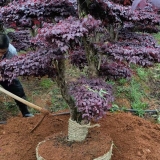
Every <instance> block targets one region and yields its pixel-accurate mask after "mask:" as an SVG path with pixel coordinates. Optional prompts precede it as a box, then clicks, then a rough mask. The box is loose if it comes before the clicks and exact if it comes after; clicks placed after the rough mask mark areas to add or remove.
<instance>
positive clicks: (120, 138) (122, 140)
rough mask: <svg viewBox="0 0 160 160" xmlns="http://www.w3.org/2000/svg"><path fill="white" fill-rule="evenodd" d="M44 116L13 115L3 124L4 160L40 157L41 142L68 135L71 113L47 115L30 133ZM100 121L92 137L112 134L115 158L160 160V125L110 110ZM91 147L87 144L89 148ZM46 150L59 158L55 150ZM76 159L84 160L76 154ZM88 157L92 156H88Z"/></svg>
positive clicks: (1, 157)
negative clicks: (38, 151)
mask: <svg viewBox="0 0 160 160" xmlns="http://www.w3.org/2000/svg"><path fill="white" fill-rule="evenodd" d="M42 116H43V115H41V114H37V115H36V116H35V117H33V118H22V117H13V118H10V119H9V120H8V121H7V124H5V125H0V160H36V152H35V149H36V146H37V144H38V143H39V142H41V141H43V140H45V139H46V138H49V137H52V135H54V134H63V135H66V136H67V129H68V119H69V115H59V116H46V117H45V118H44V120H43V121H42V123H41V124H40V126H39V127H38V128H36V130H34V132H33V133H30V131H31V130H32V129H33V128H34V127H35V126H36V124H37V122H38V121H40V119H41V118H42ZM98 123H99V124H100V125H101V127H99V128H93V129H90V130H89V134H88V136H89V135H90V133H91V132H95V133H97V135H98V136H99V137H104V135H106V136H109V137H111V139H112V140H113V143H114V146H113V156H112V160H160V125H158V124H154V123H152V122H150V121H147V120H144V119H142V118H139V117H137V116H133V115H131V114H130V113H107V115H106V117H105V118H103V119H101V120H100V121H98ZM97 140H98V138H97ZM104 141H105V139H104ZM84 143H86V142H84ZM93 143H94V144H93V146H94V147H96V146H97V147H101V149H102V150H105V148H104V147H105V146H104V145H101V144H100V143H99V141H95V140H94V141H93ZM96 143H97V145H96ZM64 145H66V144H64ZM61 147H63V145H61ZM70 147H72V145H71V146H70ZM89 148H91V147H90V146H88V147H87V145H86V150H87V149H89ZM50 149H51V150H52V148H50ZM91 149H93V148H91ZM46 152H49V153H53V154H54V156H55V157H56V152H55V151H54V150H52V152H51V151H46ZM80 152H81V151H79V153H80ZM73 154H74V153H73ZM48 156H49V157H50V155H49V154H48ZM72 160H80V159H77V157H76V155H75V159H72ZM84 160H89V159H87V157H86V158H85V157H84Z"/></svg>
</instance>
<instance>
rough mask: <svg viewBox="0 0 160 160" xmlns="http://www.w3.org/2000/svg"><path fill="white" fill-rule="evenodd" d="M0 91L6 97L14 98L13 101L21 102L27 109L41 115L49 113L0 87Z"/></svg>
mask: <svg viewBox="0 0 160 160" xmlns="http://www.w3.org/2000/svg"><path fill="white" fill-rule="evenodd" d="M0 91H1V92H3V93H5V94H6V95H8V96H10V97H12V98H14V99H16V100H17V101H19V102H22V103H23V104H26V105H27V106H29V107H31V108H34V109H36V110H38V111H40V112H42V113H46V114H47V113H49V111H48V110H46V109H43V108H41V107H39V106H37V105H35V104H33V103H31V102H28V101H26V100H25V99H23V98H20V97H18V96H16V95H15V94H13V93H11V92H9V91H7V90H5V89H4V88H2V87H0Z"/></svg>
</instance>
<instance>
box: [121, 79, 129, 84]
mask: <svg viewBox="0 0 160 160" xmlns="http://www.w3.org/2000/svg"><path fill="white" fill-rule="evenodd" d="M127 81H128V80H127V79H124V78H121V79H120V80H119V84H120V85H124V84H126V83H127Z"/></svg>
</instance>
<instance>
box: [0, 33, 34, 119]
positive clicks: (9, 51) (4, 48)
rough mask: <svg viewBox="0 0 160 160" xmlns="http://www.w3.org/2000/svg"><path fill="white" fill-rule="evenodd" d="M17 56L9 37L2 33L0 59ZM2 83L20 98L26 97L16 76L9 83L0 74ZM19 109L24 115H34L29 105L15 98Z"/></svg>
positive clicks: (0, 37) (0, 35) (0, 82)
mask: <svg viewBox="0 0 160 160" xmlns="http://www.w3.org/2000/svg"><path fill="white" fill-rule="evenodd" d="M14 56H17V51H16V48H15V47H14V46H13V45H12V44H10V41H9V37H8V36H7V35H6V34H5V33H0V60H1V61H2V60H3V59H5V58H6V59H11V58H12V57H14ZM0 85H1V86H2V87H3V88H4V89H6V90H7V91H9V92H11V93H13V94H15V95H17V96H18V97H20V98H23V99H25V98H26V96H25V93H24V90H23V87H22V85H21V83H20V81H19V80H18V79H17V78H16V79H14V80H13V81H12V83H11V84H9V82H8V81H2V77H1V76H0ZM15 102H16V104H17V106H18V107H19V110H20V111H21V113H22V116H23V117H33V116H34V115H33V114H31V113H30V112H29V110H28V108H27V106H26V105H25V104H23V103H21V102H19V101H17V100H15Z"/></svg>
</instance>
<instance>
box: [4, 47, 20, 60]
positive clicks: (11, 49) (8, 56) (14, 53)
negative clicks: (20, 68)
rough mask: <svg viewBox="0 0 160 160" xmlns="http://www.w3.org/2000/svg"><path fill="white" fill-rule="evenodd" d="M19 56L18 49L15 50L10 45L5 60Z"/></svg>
mask: <svg viewBox="0 0 160 160" xmlns="http://www.w3.org/2000/svg"><path fill="white" fill-rule="evenodd" d="M17 55H18V54H17V50H16V48H15V47H14V46H13V45H12V44H9V47H8V54H7V55H6V57H5V58H7V59H11V58H12V57H14V56H17Z"/></svg>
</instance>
